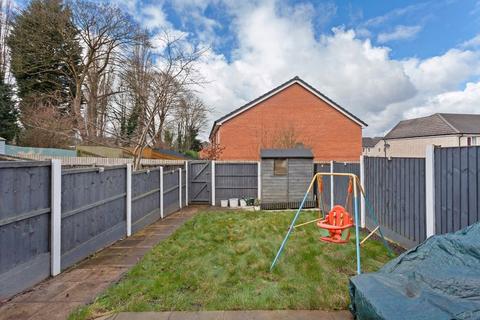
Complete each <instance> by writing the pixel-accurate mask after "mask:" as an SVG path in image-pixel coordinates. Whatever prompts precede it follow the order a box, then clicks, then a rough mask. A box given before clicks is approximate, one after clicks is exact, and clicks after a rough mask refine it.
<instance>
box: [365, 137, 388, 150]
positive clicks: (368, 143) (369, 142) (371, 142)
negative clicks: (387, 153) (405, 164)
mask: <svg viewBox="0 0 480 320" xmlns="http://www.w3.org/2000/svg"><path fill="white" fill-rule="evenodd" d="M382 139H383V138H382V137H373V138H371V137H363V138H362V147H364V148H373V147H375V146H376V145H377V143H378V141H380V140H382Z"/></svg>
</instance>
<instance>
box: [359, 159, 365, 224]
mask: <svg viewBox="0 0 480 320" xmlns="http://www.w3.org/2000/svg"><path fill="white" fill-rule="evenodd" d="M360 185H361V186H362V189H363V191H364V192H365V158H364V156H363V155H361V156H360ZM360 215H361V218H360V223H361V227H362V228H365V226H366V221H365V218H366V212H365V196H364V195H363V194H362V192H360Z"/></svg>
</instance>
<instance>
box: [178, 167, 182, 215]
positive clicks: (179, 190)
mask: <svg viewBox="0 0 480 320" xmlns="http://www.w3.org/2000/svg"><path fill="white" fill-rule="evenodd" d="M178 206H179V207H180V209H182V168H178Z"/></svg>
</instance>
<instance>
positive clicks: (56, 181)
mask: <svg viewBox="0 0 480 320" xmlns="http://www.w3.org/2000/svg"><path fill="white" fill-rule="evenodd" d="M50 210H51V215H50V223H51V226H50V253H51V270H50V272H51V275H52V276H56V275H57V274H59V273H60V272H61V268H62V265H61V257H62V251H61V248H62V163H61V161H60V160H53V159H52V169H51V209H50Z"/></svg>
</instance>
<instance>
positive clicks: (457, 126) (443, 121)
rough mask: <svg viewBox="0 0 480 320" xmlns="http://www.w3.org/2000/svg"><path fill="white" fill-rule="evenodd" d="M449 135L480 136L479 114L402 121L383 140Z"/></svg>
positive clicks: (440, 114)
mask: <svg viewBox="0 0 480 320" xmlns="http://www.w3.org/2000/svg"><path fill="white" fill-rule="evenodd" d="M451 134H480V114H455V113H434V114H432V115H430V116H427V117H421V118H415V119H409V120H403V121H400V122H399V123H398V124H397V125H396V126H395V127H393V129H392V130H390V132H389V133H387V135H386V136H385V139H399V138H414V137H427V136H438V135H451Z"/></svg>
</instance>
